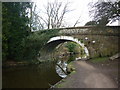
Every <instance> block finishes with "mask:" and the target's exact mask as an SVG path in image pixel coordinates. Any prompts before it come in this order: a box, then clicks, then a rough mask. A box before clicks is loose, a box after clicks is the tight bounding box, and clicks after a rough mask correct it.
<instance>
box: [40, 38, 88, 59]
mask: <svg viewBox="0 0 120 90" xmlns="http://www.w3.org/2000/svg"><path fill="white" fill-rule="evenodd" d="M68 41H71V42H75V43H77V44H79V45H80V46H81V47H82V48H84V51H85V54H86V56H87V57H89V51H88V49H87V47H85V46H84V43H81V41H79V40H78V39H77V38H74V37H71V36H56V37H52V38H50V39H49V41H48V42H47V43H46V45H44V47H43V48H42V50H41V52H42V53H41V56H42V57H43V58H47V56H48V55H49V54H50V53H52V51H53V50H54V49H55V48H56V47H57V46H58V45H59V44H61V43H64V42H68Z"/></svg>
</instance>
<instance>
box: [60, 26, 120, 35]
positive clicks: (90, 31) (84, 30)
mask: <svg viewBox="0 0 120 90" xmlns="http://www.w3.org/2000/svg"><path fill="white" fill-rule="evenodd" d="M59 33H60V34H65V35H73V34H79V35H80V34H82V35H111V36H112V35H113V36H119V35H120V32H119V27H116V26H114V27H110V26H109V27H108V26H107V27H95V26H94V27H93V26H92V27H73V28H63V29H61V30H60V31H59Z"/></svg>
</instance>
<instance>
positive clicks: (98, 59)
mask: <svg viewBox="0 0 120 90" xmlns="http://www.w3.org/2000/svg"><path fill="white" fill-rule="evenodd" d="M107 60H109V57H98V58H93V59H90V62H92V63H100V62H105V61H107Z"/></svg>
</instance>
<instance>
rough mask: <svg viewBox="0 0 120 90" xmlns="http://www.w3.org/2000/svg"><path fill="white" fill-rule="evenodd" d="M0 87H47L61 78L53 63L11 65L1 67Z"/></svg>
mask: <svg viewBox="0 0 120 90" xmlns="http://www.w3.org/2000/svg"><path fill="white" fill-rule="evenodd" d="M2 79H3V80H2V88H49V87H50V85H54V84H55V83H57V82H58V81H60V80H61V77H60V76H59V75H58V74H57V73H56V70H55V63H54V62H47V63H41V64H39V65H32V66H24V67H23V66H22V67H11V68H5V69H3V73H2Z"/></svg>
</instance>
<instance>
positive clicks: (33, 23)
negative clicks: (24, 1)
mask: <svg viewBox="0 0 120 90" xmlns="http://www.w3.org/2000/svg"><path fill="white" fill-rule="evenodd" d="M36 8H37V6H36V4H35V3H32V4H31V9H30V28H31V31H38V30H41V29H44V24H43V23H42V22H41V20H40V16H39V12H38V11H36V10H37V9H36Z"/></svg>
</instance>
